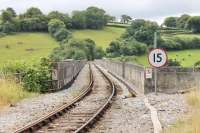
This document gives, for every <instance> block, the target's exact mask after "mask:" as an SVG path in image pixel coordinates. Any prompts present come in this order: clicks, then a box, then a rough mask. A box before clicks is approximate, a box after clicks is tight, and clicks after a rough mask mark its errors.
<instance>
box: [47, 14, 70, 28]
mask: <svg viewBox="0 0 200 133" xmlns="http://www.w3.org/2000/svg"><path fill="white" fill-rule="evenodd" d="M47 18H48V20H51V19H59V20H61V21H63V22H64V23H65V26H66V27H67V28H71V26H72V24H71V18H70V17H69V16H68V14H64V13H60V12H58V11H52V12H50V13H49V14H48V16H47Z"/></svg>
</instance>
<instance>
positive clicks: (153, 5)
mask: <svg viewBox="0 0 200 133" xmlns="http://www.w3.org/2000/svg"><path fill="white" fill-rule="evenodd" d="M199 5H200V1H199V0H176V1H175V0H139V1H138V0H84V1H83V0H73V1H72V0H1V1H0V10H1V9H5V8H6V7H13V8H14V9H15V10H16V11H17V12H18V13H22V12H24V11H25V10H26V9H27V8H29V7H32V6H34V7H38V8H40V9H41V10H42V11H43V12H45V13H48V12H49V11H51V10H59V11H62V12H68V13H70V12H71V11H73V10H83V9H85V8H87V7H88V6H98V7H101V8H104V9H105V10H106V11H107V12H108V13H110V14H112V15H115V16H118V17H119V16H120V15H121V14H128V15H130V16H132V17H133V18H146V19H152V20H158V21H160V20H161V19H163V18H164V17H165V16H171V15H174V16H177V15H180V14H183V13H188V14H196V15H200V8H199Z"/></svg>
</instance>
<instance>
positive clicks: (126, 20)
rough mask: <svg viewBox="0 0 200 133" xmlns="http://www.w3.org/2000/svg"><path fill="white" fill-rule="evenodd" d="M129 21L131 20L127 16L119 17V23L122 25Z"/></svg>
mask: <svg viewBox="0 0 200 133" xmlns="http://www.w3.org/2000/svg"><path fill="white" fill-rule="evenodd" d="M131 20H132V18H131V17H130V16H128V15H122V16H121V22H122V23H124V24H126V23H129V22H130V21H131Z"/></svg>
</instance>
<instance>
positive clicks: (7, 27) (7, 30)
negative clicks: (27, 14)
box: [2, 21, 15, 33]
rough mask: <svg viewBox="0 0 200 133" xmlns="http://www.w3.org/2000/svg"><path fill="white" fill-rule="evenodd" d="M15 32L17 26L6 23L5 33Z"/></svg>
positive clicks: (3, 29) (3, 30) (4, 26)
mask: <svg viewBox="0 0 200 133" xmlns="http://www.w3.org/2000/svg"><path fill="white" fill-rule="evenodd" d="M13 31H15V25H14V24H13V23H11V22H9V21H7V22H5V23H4V24H3V26H2V32H3V33H10V32H13Z"/></svg>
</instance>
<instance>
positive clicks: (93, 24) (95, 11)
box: [86, 7, 107, 29]
mask: <svg viewBox="0 0 200 133" xmlns="http://www.w3.org/2000/svg"><path fill="white" fill-rule="evenodd" d="M105 15H106V14H105V11H104V10H103V9H99V8H97V7H88V8H87V10H86V23H87V28H89V29H101V28H103V27H104V25H105V24H106V21H107V20H106V19H105Z"/></svg>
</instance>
